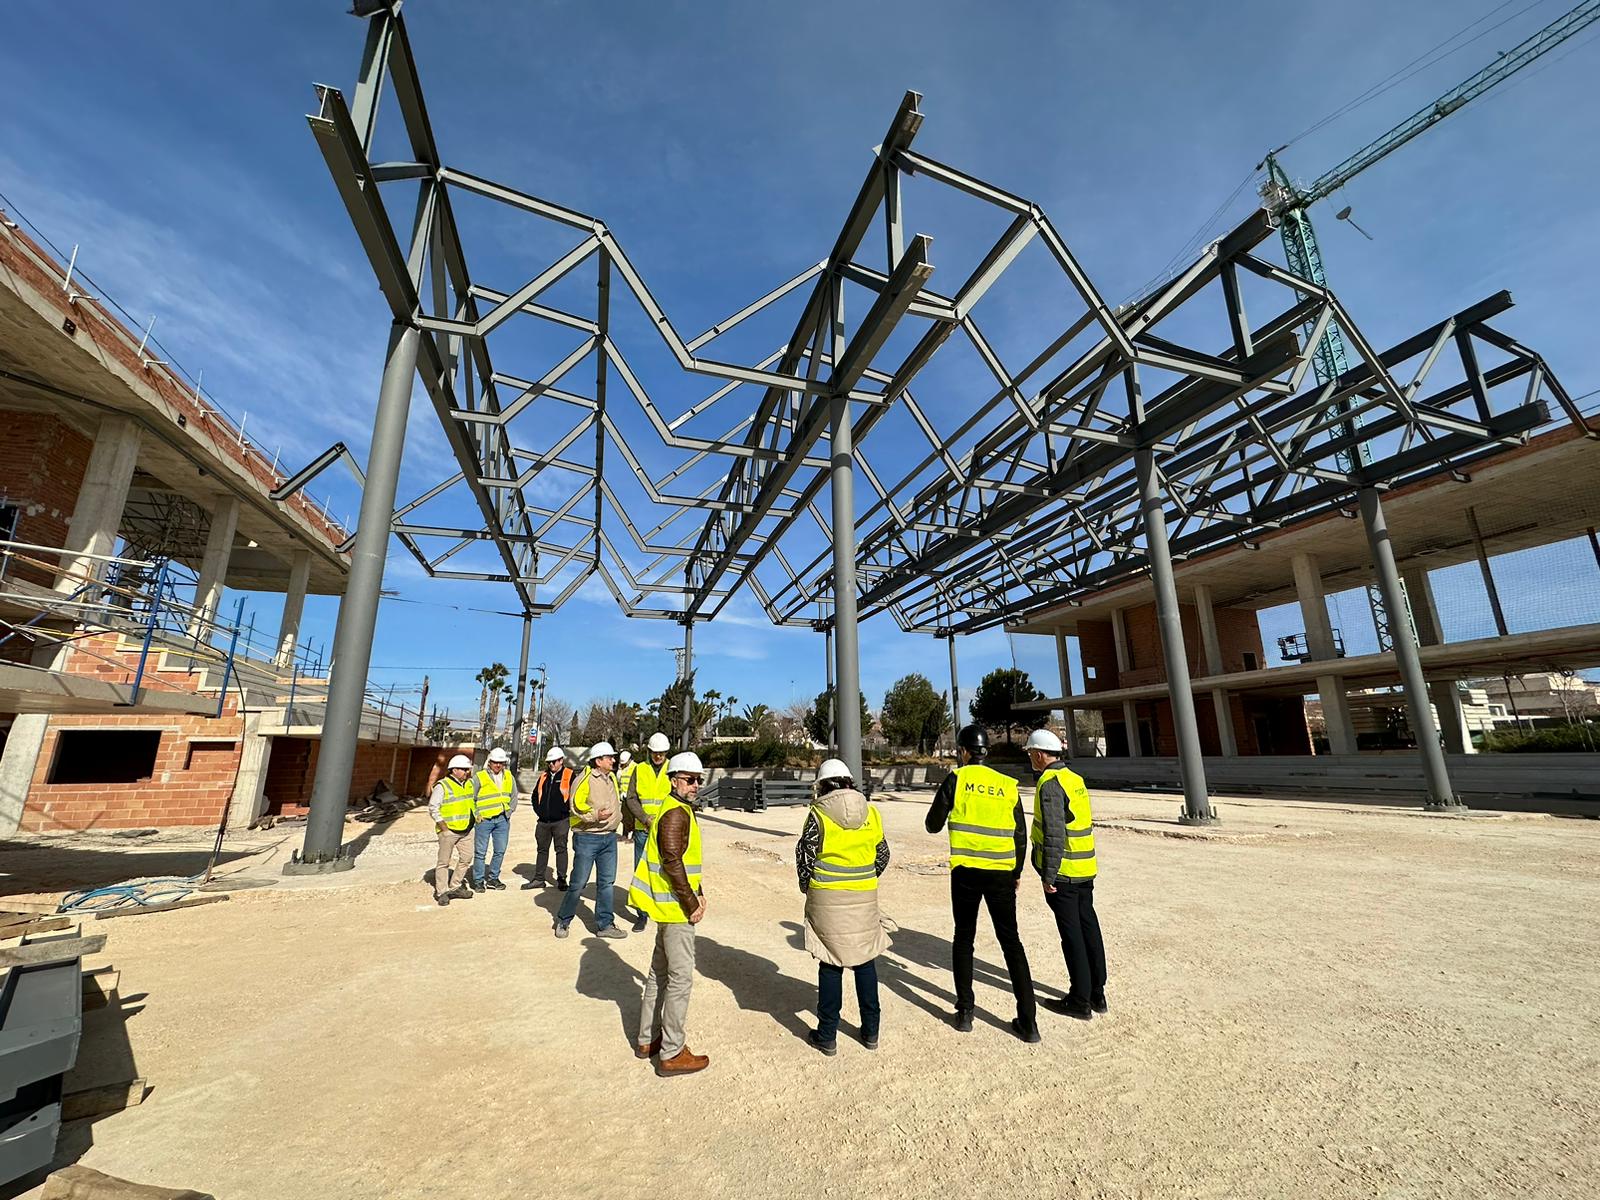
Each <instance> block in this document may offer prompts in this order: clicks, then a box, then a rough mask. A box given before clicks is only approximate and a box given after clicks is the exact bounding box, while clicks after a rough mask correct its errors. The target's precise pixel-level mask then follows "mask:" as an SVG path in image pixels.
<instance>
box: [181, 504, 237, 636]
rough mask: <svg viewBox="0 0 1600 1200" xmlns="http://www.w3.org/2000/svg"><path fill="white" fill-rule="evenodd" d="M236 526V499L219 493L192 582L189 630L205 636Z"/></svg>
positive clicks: (214, 616) (219, 598)
mask: <svg viewBox="0 0 1600 1200" xmlns="http://www.w3.org/2000/svg"><path fill="white" fill-rule="evenodd" d="M238 529H239V498H238V497H237V496H219V497H217V498H216V500H214V501H213V502H212V507H211V531H210V532H209V533H207V534H206V552H205V556H204V557H202V558H201V560H200V578H199V580H198V581H197V582H196V583H195V585H194V609H195V618H194V623H193V624H192V625H191V626H190V632H191V633H193V634H195V635H196V636H198V637H200V638H201V639H202V640H204V639H205V637H206V636H207V634H208V633H209V632H210V631H209V629H207V627H206V626H207V623H208V622H212V621H215V620H216V619H217V610H218V609H219V608H220V607H221V605H222V588H223V585H224V584H225V583H226V582H227V579H228V560H229V559H231V558H232V557H233V535H234V534H235V533H236V532H237V531H238Z"/></svg>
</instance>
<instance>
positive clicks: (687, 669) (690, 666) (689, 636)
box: [678, 620, 694, 750]
mask: <svg viewBox="0 0 1600 1200" xmlns="http://www.w3.org/2000/svg"><path fill="white" fill-rule="evenodd" d="M693 736H694V622H693V621H692V620H689V621H685V622H684V623H683V745H682V746H680V747H678V748H679V749H680V750H688V749H690V748H691V747H692V746H693V745H694V741H693Z"/></svg>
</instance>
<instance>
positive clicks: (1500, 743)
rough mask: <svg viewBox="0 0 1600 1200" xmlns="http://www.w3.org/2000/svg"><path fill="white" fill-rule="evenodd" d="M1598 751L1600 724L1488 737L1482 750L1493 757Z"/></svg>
mask: <svg viewBox="0 0 1600 1200" xmlns="http://www.w3.org/2000/svg"><path fill="white" fill-rule="evenodd" d="M1596 748H1600V724H1596V723H1595V722H1592V721H1590V722H1586V723H1585V724H1583V725H1552V726H1550V727H1549V728H1546V729H1535V730H1533V731H1532V732H1530V733H1489V734H1485V735H1484V738H1483V749H1485V750H1488V751H1492V752H1493V753H1496V754H1551V753H1555V754H1575V753H1593V752H1594V751H1595V750H1596Z"/></svg>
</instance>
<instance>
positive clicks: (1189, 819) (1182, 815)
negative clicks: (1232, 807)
mask: <svg viewBox="0 0 1600 1200" xmlns="http://www.w3.org/2000/svg"><path fill="white" fill-rule="evenodd" d="M1178 824H1179V825H1220V824H1222V818H1221V817H1219V816H1217V814H1216V813H1215V812H1210V813H1201V814H1196V813H1191V812H1189V811H1188V810H1187V809H1179V810H1178Z"/></svg>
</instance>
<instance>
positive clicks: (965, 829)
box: [948, 763, 1017, 871]
mask: <svg viewBox="0 0 1600 1200" xmlns="http://www.w3.org/2000/svg"><path fill="white" fill-rule="evenodd" d="M955 775H956V799H955V804H954V806H953V807H952V808H951V809H950V824H949V826H948V828H949V830H950V865H951V866H952V867H977V868H978V869H979V870H982V871H1010V870H1013V869H1015V867H1016V865H1017V843H1016V835H1017V826H1016V815H1015V814H1016V808H1017V781H1016V780H1015V779H1012V778H1011V777H1010V776H1009V775H1002V774H1001V773H1000V772H999V771H996V770H995V769H994V768H993V767H986V766H984V765H983V764H982V763H968V764H967V765H966V766H964V767H957V768H956V772H955Z"/></svg>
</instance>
